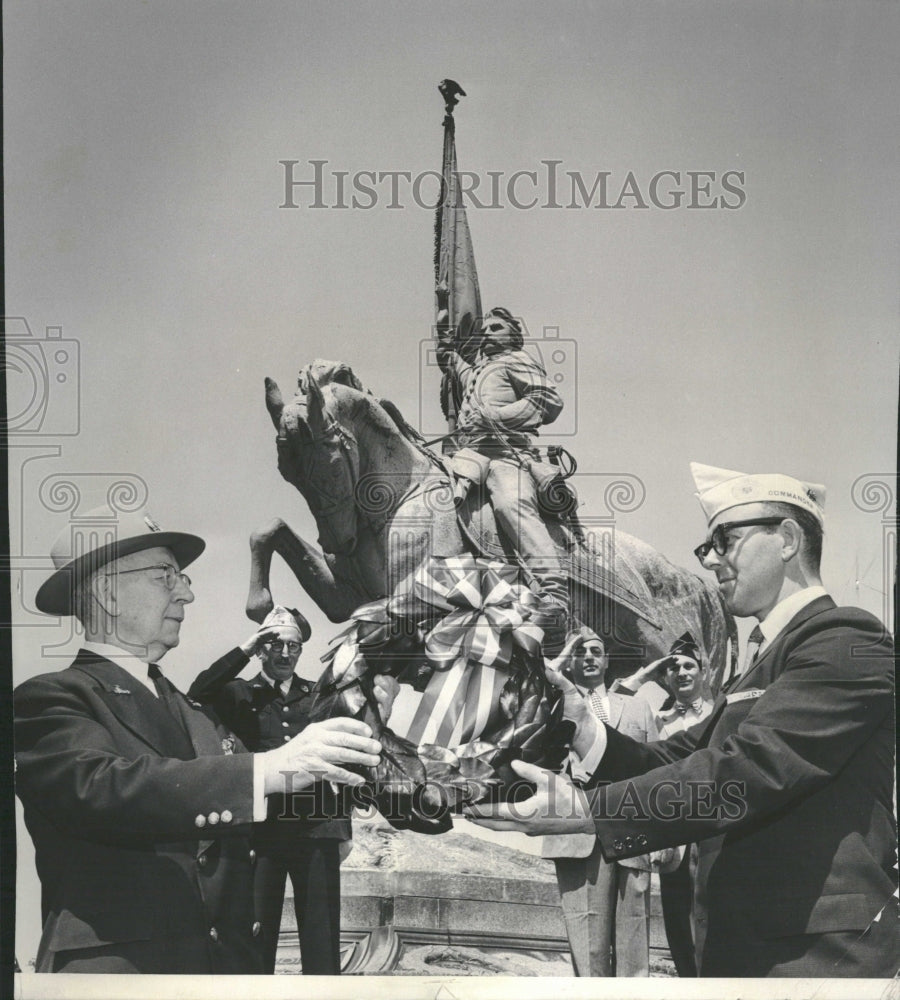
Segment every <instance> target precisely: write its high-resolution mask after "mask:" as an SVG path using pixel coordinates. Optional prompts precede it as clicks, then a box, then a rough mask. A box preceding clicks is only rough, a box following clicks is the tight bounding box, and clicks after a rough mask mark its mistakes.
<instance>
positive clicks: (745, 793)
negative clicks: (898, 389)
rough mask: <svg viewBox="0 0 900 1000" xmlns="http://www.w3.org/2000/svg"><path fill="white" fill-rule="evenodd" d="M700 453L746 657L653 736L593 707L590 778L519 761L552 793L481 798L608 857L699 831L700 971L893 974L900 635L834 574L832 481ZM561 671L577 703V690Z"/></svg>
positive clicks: (498, 811)
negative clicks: (589, 840) (823, 574)
mask: <svg viewBox="0 0 900 1000" xmlns="http://www.w3.org/2000/svg"><path fill="white" fill-rule="evenodd" d="M692 472H693V475H694V480H695V482H696V485H697V495H698V497H699V500H700V503H701V506H702V508H703V511H704V514H705V515H706V521H707V536H706V539H705V541H704V542H703V543H702V544H701V545H699V546H698V547H697V549H696V550H695V551H696V555H697V557H698V559H699V560H700V562H701V563H702V565H703V567H704V568H705V569H707V570H710V571H712V572H714V573H715V574H716V579H717V580H718V584H719V589H720V592H721V594H722V597H723V599H724V602H725V604H726V606H727V607H728V609H729V610H730V611H731V612H732V613H733V614H735V615H739V616H742V617H749V618H755V619H756V620H757V622H758V627H757V628H756V629H754V632H753V633H751V636H750V642H749V643H748V650H747V654H748V655H747V657H746V659H745V663H744V669H743V671H742V672H741V673H739V674H738V675H737V676H735V677H733V678H731V680H730V681H729V682H728V683H726V684H725V686H724V688H723V690H722V692H721V693H720V694H719V696H718V697H717V699H716V701H715V703H714V706H713V711H712V713H711V714H710V715H709V717H708V718H707V719H706V720H704V721H703V722H701V723H700V724H699V725H696V726H693V727H691V728H689V729H687V730H685V731H684V732H681V733H678V734H676V735H674V736H672V737H670V738H669V739H665V740H661V741H659V742H656V743H646V744H645V743H637V742H635V741H633V740H629V739H628V738H627V737H625V736H623V735H622V734H621V733H617V732H616V731H615V730H614V729H612V728H610V727H609V726H607V725H600V724H597V723H596V722H595V721H594V720H593V718H592V717H590V716H589V715H588V713H586V712H582V713H581V715H580V716H579V717H578V718H577V719H576V724H577V726H578V730H577V733H576V739H575V750H576V751H577V752H578V753H579V755H580V756H581V757H582V760H583V763H584V764H585V766H586V767H592V768H593V777H592V779H591V781H590V782H589V787H588V790H587V791H586V792H585V791H582V790H581V789H578V788H576V787H574V786H573V785H572V784H570V783H568V782H566V781H565V780H564V779H562V778H560V777H558V776H555V775H550V774H549V773H548V772H543V771H541V770H539V769H538V768H535V767H532V766H531V765H529V764H520V763H517V764H514V765H513V766H514V767H515V768H516V770H517V771H518V772H519V773H520V774H521V775H522V776H523V777H525V778H527V779H528V780H530V781H533V782H535V783H536V785H537V792H536V793H535V795H534V796H533V797H532V798H530V799H529V800H527V801H525V802H519V803H516V804H515V807H514V809H513V810H511V809H510V807H509V806H502V805H501V806H495V807H487V808H485V809H477V808H473V809H472V810H471V812H472V813H473V815H475V816H477V817H480V819H481V821H482V822H483V823H484V824H485V825H487V826H491V827H492V828H494V829H510V830H524V831H525V832H528V833H550V832H554V833H562V832H567V831H573V832H574V831H579V832H580V831H591V830H594V831H595V832H596V835H597V837H598V838H599V839H600V842H601V845H602V849H603V854H604V857H606V858H607V860H614V859H618V858H624V857H631V856H633V855H636V854H640V853H644V852H646V851H648V850H650V851H652V850H657V849H659V848H663V847H669V846H674V845H677V844H684V843H691V842H698V843H699V847H700V859H699V870H698V875H697V895H696V909H695V912H696V915H697V928H696V930H697V949H698V956H699V970H700V975H702V976H731V977H735V976H747V977H750V976H754V977H756V976H803V977H833V976H848V977H888V978H889V977H893V976H894V975H895V973H896V972H897V964H898V959H897V956H898V954H900V937H898V913H897V894H896V891H897V880H896V868H895V862H896V847H897V828H896V822H895V819H894V813H893V801H892V800H893V795H892V793H893V756H894V721H893V714H894V713H893V710H894V695H893V672H894V664H893V656H892V646H891V641H890V637H889V635H888V634H887V632H886V630H885V628H884V626H883V625H882V623H881V622H880V621H878V620H877V619H876V618H874V617H873V616H872V615H870V614H868V613H867V612H865V611H862V610H860V609H858V608H852V607H844V608H839V607H837V606H836V605H835V602H834V601H833V600H832V599H831V598H830V597H829V596H828V595H827V593H826V592H825V590H824V588H823V587H822V582H821V578H820V575H819V560H820V555H821V546H822V536H823V523H824V515H823V507H824V502H825V490H824V488H823V487H821V486H818V485H813V484H809V483H804V482H800V481H799V480H797V479H794V478H793V477H790V476H785V475H744V474H742V473H739V472H733V471H730V470H727V469H715V468H711V467H709V466H705V465H693V466H692ZM557 683H558V684H559V686H560V687H562V688H563V690H564V691H565V694H566V710H567V713H568V714H569V715H570V717H573V718H574V717H575V715H576V713H577V711H578V701H576V698H577V692H576V691H575V690H574V687H573V686H572V685H571V684H569V683H568V682H567V681H566V680H565V678H563V677H559V676H557ZM598 758H599V764H597V765H596V766H593V762H594V761H595V760H597V759H598ZM599 782H608V783H607V784H603V785H599V784H598V783H599ZM623 804H624V805H623Z"/></svg>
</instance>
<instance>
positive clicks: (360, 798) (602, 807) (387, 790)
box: [278, 770, 747, 823]
mask: <svg viewBox="0 0 900 1000" xmlns="http://www.w3.org/2000/svg"><path fill="white" fill-rule="evenodd" d="M281 775H282V778H283V781H284V796H285V797H284V802H283V808H282V812H281V813H280V815H279V817H278V818H279V819H280V820H297V819H301V818H307V819H308V818H315V819H334V818H336V817H338V816H341V815H345V814H346V813H348V812H349V811H350V810H351V809H357V810H359V811H361V812H366V811H367V810H370V809H371V808H372V807H373V806H374V805H375V802H374V797H375V796H376V795H378V796H381V799H380V801H379V803H378V808H379V809H381V810H384V809H387V810H388V811H387V812H383V815H384V817H385V819H387V820H391V819H395V820H402V819H404V818H405V817H406V813H405V811H404V808H405V800H409V801H411V802H412V805H413V808H415V809H416V811H417V812H418V813H419V814H420V815H422V816H424V817H425V818H428V819H435V818H437V817H438V816H439V815H441V813H442V812H443V811H444V810H446V809H447V808H448V807H450V808H452V807H453V803H452V802H450V801H449V799H448V793H447V790H446V789H445V788H444V787H443V786H442V785H441V784H440V783H439V782H435V781H428V780H425V781H422V782H418V783H416V782H413V780H412V779H409V778H406V779H399V780H395V781H382V782H376V783H375V784H374V785H357V786H351V785H342V786H341V787H340V795H339V796H338V797H335V799H334V800H333V801H331V802H329V803H323V802H322V801H321V796H319V795H317V794H316V791H315V787H314V786H312V785H308V786H307V787H305V788H303V789H300V790H298V791H293V782H294V779H295V778H300V779H301V780H304V781H306V780H308V777H309V775H307V774H306V773H305V772H301V771H290V770H286V771H282V772H281ZM311 776H312V777H313V778H315V779H316V780H317V781H318V780H327V776H326V775H324V774H319V773H312V775H311ZM558 780H559V781H561V782H563V787H565V789H566V790H565V792H564V793H563V794H560V793H559V790H558V788H557V785H556V784H555V783H554V782H551V783H550V785H549V786H548V789H547V792H546V800H544V799H542V802H541V811H540V818H541V819H554V820H567V819H578V818H580V817H581V815H582V813H581V811H580V806H579V805H578V804H577V802H576V800H574V799H573V796H572V794H571V791H570V790H569V788H568V784H569V783H568V781H567V780H566V779H565V778H559V779H558ZM463 786H464V787H463V788H462V789H459V791H461V796H460V797H461V800H469V799H472V798H474V797H475V793H476V792H477V785H476V784H475V783H474V782H464V783H463ZM534 790H535V788H534V785H532V784H530V783H529V782H527V781H525V780H524V779H518V780H517V781H514V782H512V784H510V785H509V786H508V787H507V788H506V790H505V792H504V797H503V798H504V802H505V804H506V806H507V807H508V809H509V812H510V814H511V816H512V818H513V819H521V820H526V819H529V818H532V817H533V802H531V799H532V796H533V794H534ZM617 791H618V794H617V795H616V796H615V797H613V796H609V795H606V796H604V797H602V798H598V799H597V800H596V801H595V803H594V807H593V811H592V815H593V817H594V819H599V820H627V821H635V822H639V823H640V822H648V823H649V822H663V823H683V822H697V823H708V822H710V821H714V822H718V821H731V822H737V821H739V820H741V819H743V817H744V816H745V815H746V814H747V802H746V793H747V788H746V784H745V783H744V782H743V781H738V780H736V779H729V780H727V781H723V782H715V781H700V780H692V781H689V780H685V781H675V780H671V779H666V780H663V781H659V782H656V783H655V784H654V785H652V786H651V787H650V789H649V790H648V791H647V792H646V794H640V793H639V792H638V789H637V786H636V785H635V783H634V782H632V781H624V782H622V783H621V784H620V785H619V786H617ZM524 802H528V803H529V804H528V806H527V808H526V807H522V808H521V809H520V805H521V803H524ZM301 805H303V806H304V808H302V809H301V808H300V806H301ZM392 808H393V809H394V811H393V812H391V809H392Z"/></svg>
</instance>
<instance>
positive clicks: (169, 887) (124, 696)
mask: <svg viewBox="0 0 900 1000" xmlns="http://www.w3.org/2000/svg"><path fill="white" fill-rule="evenodd" d="M14 698H15V743H16V764H17V771H16V791H17V793H18V795H19V797H20V798H21V800H22V803H23V806H24V812H25V822H26V825H27V827H28V830H29V833H30V834H31V837H32V839H33V841H34V847H35V860H36V864H37V870H38V875H39V877H40V881H41V906H42V915H43V920H44V926H43V934H42V937H41V944H40V949H39V952H38V958H37V964H36V967H37V971H38V972H43V971H52V969H53V960H54V955H55V953H59V952H69V953H78V954H79V955H81V954H84V955H88V956H91V959H92V961H93V964H92V965H91V968H90V971H94V972H98V973H102V972H105V971H123V969H122V960H121V954H119V953H120V952H121V953H122V954H124V953H127V956H128V961H130V963H131V965H132V967H133V968H130V969H127V970H125V971H134V972H148V973H190V974H194V973H240V974H256V973H259V972H262V971H263V969H262V965H261V962H260V958H259V953H258V949H257V947H256V942H255V940H254V939H255V937H256V936H257V935H258V934H259V927H258V925H256V924H255V920H254V914H253V896H252V875H253V869H252V866H253V857H252V855H251V848H250V841H249V837H248V833H249V826H248V825H246V824H249V823H251V822H252V819H253V767H252V757H251V755H250V754H248V753H245V752H243V747H241V746H240V745H239V744H237V742H236V740H235V739H234V737H233V735H232V734H230V733H228V732H227V731H226V730H225V729H224V728H222V727H221V726H220V725H218V724H217V722H216V721H215V720H214V718H213V717H212V715H211V714H207V713H206V712H204V711H201V710H200V709H199V708H196V707H194V706H192V705H190V704H189V703H188V702H187V701H186V700H185V698H184V696H183V695H180V694H178V693H177V692H175V691H174V689H173V692H172V699H171V700H172V705H171V708H170V707H169V706H168V705H167V704H166V703H165V702H164V701H163V700H162V699H159V698H156V697H155V696H154V695H153V693H152V692H150V691H149V690H147V689H146V688H145V687H144V685H143V684H141V683H140V682H138V681H136V680H135V678H134V677H133V676H132V675H131V674H129V673H128V672H127V671H126V670H123V669H122V668H121V667H120V666H118V665H117V664H115V663H112V662H111V661H109V660H107V659H105V658H104V657H102V656H99V655H98V654H94V653H89V652H87V651H85V650H82V651H81V652H80V653H79V655H78V657H77V659H76V660H75V662H74V663H73V664H72V665H71V666H69V667H68V668H67V669H65V670H61V671H58V672H56V673H50V674H43V675H41V676H38V677H35V678H32V679H31V680H28V681H26V682H25V683H23V684H21V685H20V686H19V687H18V688H17V689H16V691H15V695H14ZM97 949H100V950H99V951H97ZM116 955H119V959H120V960H119V961H118V962H117V963H116V965H115V967H114V968H110V969H107V967H106V966H105V965H104V962H105V961H106V959H107V958H113V957H115V956H116Z"/></svg>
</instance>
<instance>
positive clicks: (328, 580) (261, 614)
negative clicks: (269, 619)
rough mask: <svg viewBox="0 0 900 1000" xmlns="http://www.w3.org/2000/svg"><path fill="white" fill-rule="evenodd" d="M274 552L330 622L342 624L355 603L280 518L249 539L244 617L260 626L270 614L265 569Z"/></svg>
mask: <svg viewBox="0 0 900 1000" xmlns="http://www.w3.org/2000/svg"><path fill="white" fill-rule="evenodd" d="M273 552H277V553H278V554H279V555H280V556H281V558H282V559H284V561H285V562H286V563H287V564H288V566H290V568H291V570H292V571H293V573H294V576H296V577H297V579H298V580H299V581H300V585H301V586H302V587H303V589H304V590H305V591H306V593H307V594H309V596H310V597H311V598H312V599H313V600H314V601H315V602H316V604H317V605H318V606H319V607H320V608H321V609H322V611H323V612H324V613H325V614H326V615H327V616H328V618H329V620H330V621H333V622H342V621H346V620H347V619H348V618H349V617H350V615H351V614H352V613H353V611H354V609H355V608H356V606H357V604H358V603H359V601H357V600H355V596H354V595H353V594H352V593H350V592H349V589H348V587H347V586H346V585H345V584H341V583H339V582H338V581H336V580H335V578H334V574H333V573H332V572H331V568H330V567H329V565H328V563H327V562H326V561H325V557H324V556H323V555H322V553H321V552H320V551H319V550H318V549H317V548H315V547H314V546H312V545H310V544H309V543H308V542H305V541H304V540H303V539H302V538H300V536H299V535H297V534H295V533H294V532H293V531H292V530H291V528H289V527H288V525H287V524H285V523H284V521H282V520H281V518H280V517H276V518H274V519H273V520H272V521H271V522H270V523H269V524H267V525H266V526H265V527H264V528H262V529H261V530H259V531H254V532H253V534H252V535H251V536H250V593H249V594H248V595H247V617H248V618H251V619H252V620H253V621H255V622H260V623H261V622H262V621H263V619H264V618H265V617H266V615H267V614H268V613H269V612H270V611H271V610H272V607H273V601H272V594H271V591H270V590H269V568H270V566H271V564H272V553H273Z"/></svg>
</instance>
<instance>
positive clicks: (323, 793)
mask: <svg viewBox="0 0 900 1000" xmlns="http://www.w3.org/2000/svg"><path fill="white" fill-rule="evenodd" d="M310 635H311V629H310V627H309V622H308V621H307V620H306V618H305V617H304V616H303V615H302V614H300V612H299V611H297V610H295V609H292V608H285V607H281V606H280V605H276V606H275V607H274V608H273V609H272V611H271V612H270V613H269V614H268V615H267V616H266V618H265V620H264V621H263V623H262V625H261V626H260V628H259V629H258V631H256V632H254V633H253V635H251V636H250V637H249V638H248V639H247V640H246V641H245V642H244V643H242V644H241V645H240V646H237V647H235V648H234V649H232V650H229V652H227V653H226V654H225V655H224V656H223V657H222V658H221V659H219V660H217V661H216V662H215V663H214V664H213V665H212V666H211V667H209V668H208V669H206V670H204V671H203V673H201V674H200V675H199V676H198V677H197V679H196V680H195V681H194V683H193V684H192V685H191V687H190V690H189V691H188V697H189V698H193V699H195V700H196V701H199V702H200V703H202V704H208V705H210V706H211V707H212V708H213V710H214V711H215V713H216V715H217V716H218V717H219V718H220V719H221V720H222V721H223V722H224V723H225V724H226V725H228V726H229V727H230V728H231V729H233V730H234V732H235V733H236V734H237V736H238V737H239V738H240V740H241V742H242V743H243V744H244V746H245V747H247V749H248V750H253V751H257V750H271V749H274V748H275V747H279V746H281V745H282V744H283V743H287V742H288V741H289V740H291V739H292V738H293V737H294V736H296V735H297V733H300V732H302V731H303V730H304V729H305V728H306V727H307V726H308V725H309V717H310V711H311V709H312V707H313V699H314V695H313V686H312V684H310V683H309V682H308V681H307V680H305V679H304V678H303V677H301V676H300V675H299V674H297V673H296V672H295V670H296V667H297V661H298V660H299V659H300V654H301V652H302V650H303V644H304V643H306V642H308V641H309V638H310ZM254 655H256V656H258V657H259V660H260V664H261V666H262V669H261V670H260V672H259V673H258V674H257V675H256V676H255V677H253V678H251V679H250V680H245V679H244V678H242V677H239V676H238V674H240V672H241V671H242V670H243V669H244V668H245V667H246V666H247V664H248V663H250V659H251V657H252V656H254ZM374 690H375V696H376V698H377V700H378V702H379V707H380V709H381V716H382V719H384V720H387V718H388V716H389V714H390V709H391V705H392V703H393V700H394V697H395V696H396V694H397V691H398V690H399V685H398V684H397V682H396V681H395V680H394V679H393V678H392V677H383V676H378V677H376V678H375V686H374ZM351 836H352V832H351V827H350V816H349V813H348V811H347V809H346V807H345V805H344V803H342V801H341V799H340V797H339V796H338V795H337V794H336V792H335V789H334V788H333V787H332V786H331V784H330V783H329V782H327V781H317V782H316V783H315V784H314V785H313V786H312V787H311V788H306V789H304V790H303V791H301V792H299V793H297V794H295V795H271V796H269V804H268V818H267V820H266V822H265V823H262V824H260V825H258V826H256V827H255V828H254V831H253V846H254V848H255V849H256V853H257V858H256V870H255V873H254V897H255V902H256V912H257V915H258V916H259V918H260V921H261V923H262V933H261V935H260V940H261V943H262V950H263V957H264V961H265V971H266V972H267V973H272V972H274V971H275V959H276V955H277V951H278V938H279V931H280V926H281V914H282V908H283V905H284V890H285V884H286V882H287V878H288V876H290V879H291V886H292V888H293V893H294V913H295V916H296V918H297V931H298V934H299V939H300V959H301V962H302V967H303V974H304V975H315V976H333V975H339V974H340V971H341V875H340V871H341V869H340V866H341V859H342V856H343V854H344V852H345V851H346V850H347V849H348V847H349V841H350V838H351Z"/></svg>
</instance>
